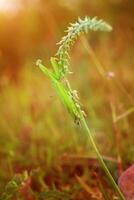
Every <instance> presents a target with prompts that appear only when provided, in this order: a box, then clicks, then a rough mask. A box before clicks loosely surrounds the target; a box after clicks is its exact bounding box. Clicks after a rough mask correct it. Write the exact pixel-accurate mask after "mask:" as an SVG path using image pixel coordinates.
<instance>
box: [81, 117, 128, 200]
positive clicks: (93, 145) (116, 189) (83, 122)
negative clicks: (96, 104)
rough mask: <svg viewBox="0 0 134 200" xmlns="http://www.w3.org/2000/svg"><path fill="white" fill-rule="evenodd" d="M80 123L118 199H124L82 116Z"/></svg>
mask: <svg viewBox="0 0 134 200" xmlns="http://www.w3.org/2000/svg"><path fill="white" fill-rule="evenodd" d="M81 124H82V127H83V129H84V131H85V133H86V134H87V138H88V140H89V144H91V145H92V147H93V149H94V151H95V153H96V155H97V158H98V161H99V163H100V165H101V167H102V168H103V170H104V172H105V173H106V175H107V177H108V179H109V181H110V183H111V185H112V186H113V188H114V189H115V191H116V192H117V194H118V196H119V199H120V200H125V198H124V196H123V194H122V192H121V191H120V189H119V187H118V185H117V184H116V182H115V180H114V178H113V177H112V175H111V173H110V171H109V170H108V168H107V166H106V164H105V163H104V161H103V158H102V156H101V154H100V152H99V150H98V148H97V146H96V144H95V142H94V139H93V136H92V133H91V131H90V129H89V127H88V125H87V122H86V120H85V118H84V117H82V119H81Z"/></svg>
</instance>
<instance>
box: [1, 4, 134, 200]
mask: <svg viewBox="0 0 134 200" xmlns="http://www.w3.org/2000/svg"><path fill="white" fill-rule="evenodd" d="M133 10H134V1H130V0H103V1H102V0H68V1H66V0H55V1H54V0H49V1H47V0H0V163H1V164H0V165H1V167H0V184H1V188H0V192H2V191H3V188H4V185H5V184H6V183H7V182H8V181H9V180H10V179H11V178H12V177H13V176H14V175H15V174H16V173H22V172H23V171H25V170H26V171H28V173H31V171H33V170H35V169H36V170H37V169H38V171H39V172H40V173H39V172H38V173H39V174H41V175H38V176H36V178H37V177H38V179H39V177H41V180H42V179H43V180H44V182H45V181H46V182H45V183H46V185H47V186H48V187H49V186H50V185H52V183H53V181H55V179H56V180H57V178H55V171H54V170H53V168H54V169H55V167H57V165H58V166H59V165H60V166H61V165H64V162H65V163H66V162H67V165H69V169H70V168H71V167H72V166H71V167H70V165H71V163H72V161H70V160H71V159H72V156H74V155H75V156H76V157H75V156H74V157H75V158H74V157H73V160H74V161H75V160H76V161H77V162H76V163H77V164H79V165H80V166H81V162H83V159H87V158H85V157H86V156H89V157H91V158H94V156H95V155H94V152H93V151H92V149H90V151H89V146H87V144H86V140H85V138H84V136H83V134H82V132H81V131H80V129H79V127H77V126H76V125H75V124H74V122H73V121H72V119H70V116H69V115H68V113H67V112H66V110H65V109H64V108H63V106H62V105H61V104H60V102H59V100H58V98H57V96H56V95H55V93H54V91H53V89H52V88H51V84H50V82H49V80H47V78H46V77H44V76H43V74H42V73H41V71H40V70H39V69H38V68H37V67H36V65H35V63H36V60H37V59H42V60H43V63H44V64H45V65H46V66H48V67H50V60H49V59H50V57H51V56H53V55H54V54H55V53H56V51H57V48H58V47H57V45H56V43H57V42H58V41H59V40H60V39H61V37H62V36H63V35H64V34H65V33H64V30H66V28H67V26H68V25H69V23H70V22H75V21H76V20H77V19H78V17H81V18H84V17H85V16H91V17H94V16H98V18H102V19H104V20H105V21H107V22H108V23H109V24H111V25H112V26H113V31H112V32H110V33H101V32H97V33H89V34H88V35H87V36H86V37H84V40H83V38H80V39H79V40H78V41H77V42H76V44H75V45H74V47H73V48H72V51H71V61H70V62H71V70H72V71H73V72H74V74H73V75H70V76H69V78H70V80H71V83H72V85H73V88H74V89H77V90H78V92H79V96H80V99H81V102H82V104H83V108H84V110H85V112H86V114H87V122H88V124H89V127H90V128H91V130H93V134H94V137H95V139H96V141H97V145H98V148H99V149H100V151H101V153H102V155H104V156H106V157H107V158H108V161H107V162H109V160H110V159H111V160H112V159H114V160H115V163H116V164H115V163H114V169H115V170H114V169H113V167H111V170H113V171H112V172H113V174H114V176H115V177H116V178H117V177H118V175H119V174H120V172H121V171H122V170H123V169H125V167H126V166H128V165H129V164H131V163H133V162H134V156H133V155H134V145H133V144H134V133H133V124H134V115H133V111H134V93H133V91H134V78H133V69H134V59H133V57H134V54H133V52H134V45H133V44H134V37H133V35H134V23H133V19H134V12H133ZM101 69H103V71H105V75H102V74H101V73H100V71H101ZM106 147H107V148H106ZM65 155H66V156H65ZM64 156H65V157H64ZM84 156H85V157H84ZM63 157H64V159H63ZM77 157H78V158H82V161H81V159H80V161H79V160H77ZM66 159H67V161H66ZM68 160H69V161H68ZM63 161H64V162H63ZM68 162H70V164H69V163H68ZM57 163H58V164H57ZM59 163H60V164H59ZM74 163H75V162H74ZM110 166H111V165H110ZM112 166H113V165H112ZM57 168H58V167H57ZM57 168H56V169H57ZM57 170H59V171H58V174H60V175H59V177H60V178H59V179H62V178H63V177H62V176H61V174H64V173H63V172H64V170H63V169H62V171H60V170H61V169H59V168H58V169H57ZM78 171H79V170H78ZM7 172H8V173H7ZM76 172H77V170H76ZM56 173H57V171H56ZM73 173H75V172H73ZM48 174H49V175H48ZM51 176H52V177H51ZM45 178H46V179H45ZM59 179H58V180H59ZM36 181H37V180H36ZM59 182H60V183H59ZM59 182H58V183H57V184H59V187H60V185H62V184H61V182H62V181H59ZM64 182H67V180H66V181H65V178H64ZM38 183H40V185H41V186H40V187H41V188H43V187H44V186H43V184H42V182H41V181H40V180H38ZM54 183H55V182H54ZM55 184H56V183H55ZM36 187H37V186H36ZM36 187H35V188H32V189H31V190H32V192H33V196H34V191H36V190H37V191H38V190H39V189H38V188H36ZM68 187H69V186H68ZM33 199H34V198H33ZM74 199H75V198H74ZM76 199H77V200H78V198H76Z"/></svg>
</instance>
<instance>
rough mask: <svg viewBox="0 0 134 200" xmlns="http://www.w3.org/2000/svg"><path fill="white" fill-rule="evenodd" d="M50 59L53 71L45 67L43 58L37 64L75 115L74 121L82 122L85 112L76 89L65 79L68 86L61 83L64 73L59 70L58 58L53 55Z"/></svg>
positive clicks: (73, 115) (72, 114)
mask: <svg viewBox="0 0 134 200" xmlns="http://www.w3.org/2000/svg"><path fill="white" fill-rule="evenodd" d="M50 61H51V64H52V67H53V71H51V70H49V69H48V68H47V67H45V66H44V65H43V64H42V61H41V60H37V62H36V65H37V66H39V68H40V69H41V71H42V72H43V73H44V74H45V75H46V76H47V77H48V78H49V79H50V80H51V82H52V85H53V87H54V89H55V91H56V93H57V95H58V97H59V98H60V101H61V102H62V103H63V104H64V106H65V107H66V108H67V110H68V112H69V113H70V114H71V116H72V117H73V119H74V122H75V123H76V124H80V118H81V116H82V115H83V114H84V112H83V111H81V108H80V105H79V102H78V96H77V94H76V91H75V90H74V91H73V90H72V89H71V87H70V84H69V82H68V81H67V80H65V82H66V87H65V86H64V85H63V84H62V83H61V77H62V74H61V73H60V71H59V66H58V62H57V60H56V58H54V57H51V59H50Z"/></svg>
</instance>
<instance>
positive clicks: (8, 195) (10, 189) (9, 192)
mask: <svg viewBox="0 0 134 200" xmlns="http://www.w3.org/2000/svg"><path fill="white" fill-rule="evenodd" d="M25 178H26V177H25V174H24V175H15V176H14V177H13V178H12V180H11V181H9V182H8V183H7V185H6V187H5V191H4V192H3V194H2V195H1V197H0V200H10V199H12V197H14V195H15V193H16V192H17V191H18V190H19V189H20V187H21V185H22V184H23V182H24V181H25Z"/></svg>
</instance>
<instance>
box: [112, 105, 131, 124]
mask: <svg viewBox="0 0 134 200" xmlns="http://www.w3.org/2000/svg"><path fill="white" fill-rule="evenodd" d="M133 112H134V107H132V108H130V109H128V110H127V111H126V112H124V113H122V114H121V115H119V116H117V117H116V120H115V123H116V122H118V121H120V120H122V119H124V118H126V117H127V116H128V115H130V114H132V113H133Z"/></svg>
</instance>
